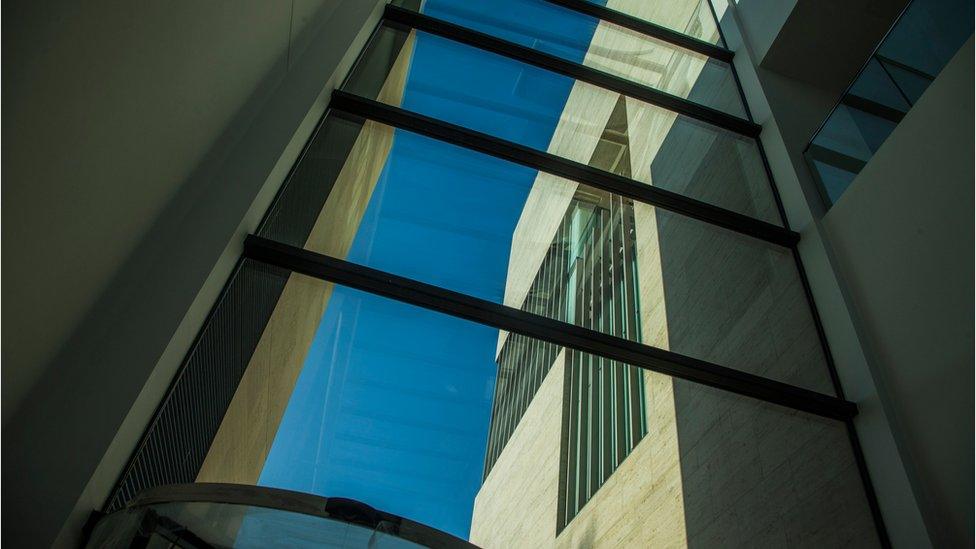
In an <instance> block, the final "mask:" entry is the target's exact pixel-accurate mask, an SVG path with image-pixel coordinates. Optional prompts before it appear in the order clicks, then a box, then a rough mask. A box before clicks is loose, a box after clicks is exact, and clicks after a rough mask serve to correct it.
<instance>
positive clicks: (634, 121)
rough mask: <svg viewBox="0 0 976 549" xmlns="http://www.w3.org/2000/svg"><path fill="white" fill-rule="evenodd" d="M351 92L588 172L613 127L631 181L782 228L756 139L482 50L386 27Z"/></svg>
mask: <svg viewBox="0 0 976 549" xmlns="http://www.w3.org/2000/svg"><path fill="white" fill-rule="evenodd" d="M391 46H392V47H393V48H396V49H391ZM473 68H476V70H474V69H473ZM391 82H397V83H402V85H403V88H402V90H403V91H402V94H400V95H398V96H396V98H395V100H393V99H391V96H392V94H390V93H385V94H384V93H383V92H389V90H390V89H391ZM344 89H346V90H347V91H350V92H352V93H355V94H358V95H362V96H364V97H367V98H378V99H379V100H380V101H381V102H385V103H390V104H398V105H402V106H403V107H404V108H405V109H408V110H411V111H414V112H418V113H421V114H424V115H428V116H432V117H434V118H438V119H441V120H444V121H447V122H450V123H453V124H458V125H461V126H465V127H467V128H471V129H474V130H477V131H481V132H485V133H488V134H491V135H495V136H498V137H501V138H504V139H507V140H511V141H514V142H516V143H520V144H522V145H527V146H530V147H533V148H536V149H539V150H544V151H547V152H549V153H552V154H555V155H558V156H561V157H564V158H568V159H571V160H574V161H577V162H582V163H591V160H592V158H593V153H594V150H595V149H596V147H597V145H598V144H599V143H600V142H601V139H602V138H603V136H604V133H605V130H606V128H607V126H608V124H613V125H614V128H615V130H616V131H617V132H618V133H620V134H621V138H622V139H626V141H627V146H628V148H629V155H630V161H631V163H632V164H633V167H632V168H631V169H630V174H629V177H631V178H633V179H635V180H637V181H640V182H642V183H647V184H649V185H654V186H656V187H660V188H663V189H666V190H669V191H674V192H677V193H680V194H684V195H686V196H689V197H691V198H695V199H698V200H701V201H704V202H708V203H711V204H714V205H716V206H720V207H723V208H726V209H729V210H733V211H736V212H740V213H743V214H745V215H749V216H752V217H755V218H758V219H761V220H764V221H768V222H771V223H775V224H781V222H780V221H779V219H778V213H777V210H776V207H775V202H774V199H773V195H772V189H771V187H770V185H769V181H768V180H767V178H766V173H765V170H764V167H763V163H762V159H761V156H760V154H759V149H758V146H757V144H756V142H755V140H754V139H751V138H746V137H743V136H741V135H738V134H735V133H733V132H729V131H726V130H722V129H720V128H717V127H715V126H711V125H709V124H705V123H702V122H699V121H697V120H694V119H692V118H689V117H686V116H682V115H678V114H677V113H675V112H672V111H669V110H667V109H663V108H660V107H656V106H654V105H650V104H647V103H643V102H641V101H637V100H634V99H632V98H629V97H623V96H621V95H620V94H617V93H615V92H611V91H608V90H605V89H603V88H598V87H596V86H592V85H590V84H586V83H583V82H578V81H575V80H573V79H571V78H568V77H565V76H562V75H559V74H556V73H553V72H549V71H546V70H543V69H540V68H537V67H534V66H530V65H526V64H522V63H518V62H516V61H513V60H511V59H509V58H506V57H501V56H497V55H494V54H491V53H488V52H485V51H483V50H479V49H477V48H473V47H470V46H466V45H463V44H459V43H457V42H452V41H450V40H447V39H444V38H440V37H438V36H434V35H430V34H426V33H423V32H416V31H409V32H408V31H404V30H398V29H394V28H391V27H384V28H381V29H380V31H379V32H378V33H377V35H376V36H375V37H374V40H373V42H372V43H371V44H370V45H369V47H368V49H367V51H366V53H365V54H364V56H363V57H362V59H361V60H360V62H359V65H358V66H357V67H356V68H355V70H354V71H353V73H352V75H350V77H349V79H348V81H347V82H346V83H345V84H344ZM612 118H613V120H611V119H612Z"/></svg>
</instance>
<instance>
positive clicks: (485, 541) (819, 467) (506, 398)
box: [200, 272, 877, 547]
mask: <svg viewBox="0 0 976 549" xmlns="http://www.w3.org/2000/svg"><path fill="white" fill-rule="evenodd" d="M279 276H282V277H283V278H284V279H286V280H287V283H286V284H285V290H284V291H283V292H282V296H281V298H280V299H279V300H278V303H277V305H276V307H275V312H274V314H273V315H272V318H271V320H270V321H269V323H268V326H267V328H266V329H265V331H264V334H263V336H262V341H263V342H264V341H267V342H269V343H267V345H269V346H276V347H277V348H278V349H293V351H294V352H291V353H288V354H286V355H279V356H289V357H291V358H289V359H288V360H290V361H291V362H292V363H293V364H294V365H297V371H296V373H295V374H294V376H292V377H291V379H292V381H291V382H290V383H283V382H282V378H283V377H288V376H282V375H280V374H281V373H282V372H283V371H284V370H285V369H288V368H291V367H292V366H287V367H286V366H285V365H282V361H273V360H272V361H268V362H267V363H266V364H265V363H262V360H264V359H262V358H261V357H262V356H266V355H264V354H263V353H265V352H266V351H265V350H264V349H263V348H262V345H263V344H262V345H259V347H258V349H257V350H256V351H255V353H254V357H253V358H252V360H251V363H250V365H249V367H248V370H247V372H245V381H243V382H242V388H239V389H238V391H237V394H236V395H235V398H234V402H233V403H232V404H231V409H230V410H229V411H228V413H227V415H226V416H225V419H224V422H223V425H222V426H221V429H220V433H218V436H217V439H216V440H215V442H214V445H213V446H212V447H211V448H210V451H209V455H208V458H207V459H208V463H207V464H206V465H205V466H204V470H203V471H202V472H201V477H205V478H201V479H200V480H212V479H216V478H221V476H234V475H236V474H237V471H238V469H237V468H238V467H239V464H240V463H242V462H248V463H254V464H255V467H256V468H257V470H258V471H259V472H260V475H259V479H257V483H258V484H260V485H264V486H273V487H281V488H287V489H298V490H301V491H306V492H311V493H314V494H318V495H323V496H326V497H349V498H353V499H356V500H359V501H362V502H364V503H366V504H368V505H371V506H374V507H377V508H380V509H383V510H385V511H388V512H393V513H396V514H399V515H401V516H404V517H406V518H409V519H412V520H418V521H419V522H422V523H424V524H427V525H430V526H432V527H434V528H438V529H442V530H446V531H448V532H449V533H453V534H455V535H459V536H462V537H467V535H468V533H469V531H470V538H471V541H472V542H473V543H475V544H477V545H479V546H503V547H511V546H529V547H550V546H556V545H560V544H564V545H567V546H588V545H589V544H588V543H587V540H599V539H609V538H604V536H608V535H619V536H621V537H620V538H615V539H619V540H621V543H620V545H628V546H644V547H657V546H667V545H675V544H677V545H685V544H687V545H700V546H716V545H759V546H789V545H790V543H789V542H790V541H791V540H794V539H803V540H804V541H807V540H810V541H811V543H812V544H813V545H816V546H858V547H860V546H870V545H874V544H876V543H877V542H876V540H875V538H874V531H873V529H872V525H871V519H870V514H869V512H868V510H867V505H866V502H865V498H864V495H863V493H862V488H861V487H862V484H861V483H860V481H859V479H858V474H857V469H856V466H855V464H854V460H853V458H852V454H851V450H850V447H849V444H848V439H847V435H846V430H845V427H844V424H843V423H841V422H835V421H830V420H824V419H821V418H816V417H811V416H808V415H806V414H801V413H797V412H793V411H789V410H787V409H784V408H781V407H778V406H774V405H769V404H765V403H761V402H759V401H755V400H752V399H748V398H744V397H738V396H734V395H731V394H727V393H724V392H721V391H717V390H714V389H709V388H705V387H701V386H698V385H696V384H693V383H689V382H684V381H677V380H673V379H672V378H669V377H667V376H664V375H660V374H655V373H650V372H645V371H638V370H636V369H634V368H632V367H629V366H626V365H623V364H620V363H615V362H610V361H601V360H600V359H599V358H598V357H593V356H590V355H586V354H583V353H576V352H573V353H568V352H567V351H566V350H565V349H560V348H552V349H549V351H554V352H548V354H547V357H548V358H547V359H546V361H548V360H550V359H551V360H552V362H551V363H550V364H548V365H545V367H544V368H542V369H538V368H534V367H533V361H532V360H516V361H509V362H505V361H503V360H502V359H500V358H499V355H498V352H497V343H498V341H500V340H502V339H505V334H502V333H499V332H498V330H494V329H490V328H488V327H486V326H482V325H478V324H474V323H471V322H468V321H465V320H461V319H458V318H454V317H450V316H446V315H443V314H440V313H434V312H431V311H427V310H425V309H420V308H417V307H413V306H410V305H406V304H403V303H400V302H397V301H393V300H389V299H386V298H382V297H378V296H375V295H371V294H367V293H363V292H359V291H354V290H350V289H348V288H344V287H341V286H337V285H332V284H327V283H325V282H322V281H318V280H312V279H308V278H306V277H303V276H299V275H294V274H292V275H288V274H287V273H284V272H280V275H279ZM587 284H589V285H590V286H591V287H593V288H596V287H597V284H595V283H587ZM309 302H314V303H315V307H314V314H304V313H301V312H300V311H302V310H303V309H302V307H304V306H305V305H306V304H308V303H309ZM593 318H594V319H596V318H597V317H595V316H594V317H593ZM505 345H507V346H513V345H517V346H519V347H520V352H521V353H523V356H528V355H527V354H526V353H535V355H534V356H539V355H540V353H542V352H544V351H546V344H545V343H543V342H539V341H536V340H532V339H530V338H521V339H520V340H515V339H513V338H508V339H507V342H506V343H505ZM503 352H504V349H503ZM567 361H576V364H575V365H573V364H569V363H568V362H567ZM269 368H270V370H269ZM275 368H277V370H274V369H275ZM582 374H585V375H586V376H587V377H586V379H587V385H580V384H574V383H573V381H572V380H573V379H574V378H573V376H574V375H576V376H577V379H578V378H579V377H580V375H582ZM296 377H297V379H296ZM496 377H497V379H496ZM248 379H260V380H263V382H262V383H263V384H264V385H260V386H257V387H258V389H261V390H263V392H262V391H261V390H258V391H255V390H254V389H253V388H251V387H252V386H250V385H248V383H250V382H249V381H247V380H248ZM623 379H626V382H624V381H622V380H623ZM292 387H293V389H292ZM576 387H578V388H577V389H574V388H576ZM597 389H599V390H597ZM583 390H586V391H587V392H588V397H587V398H586V399H585V400H584V399H582V398H581V397H580V392H581V391H583ZM258 394H260V395H262V396H261V397H260V398H263V399H265V400H264V402H265V403H266V404H262V403H261V400H254V396H256V395H258ZM252 395H253V396H252ZM260 406H267V407H270V408H276V407H279V408H282V409H283V414H280V415H277V416H269V415H265V414H258V415H255V416H253V417H257V418H261V419H262V420H263V421H249V422H248V421H244V422H241V421H240V419H241V417H247V416H246V415H245V416H240V415H239V414H240V413H245V414H246V413H248V412H249V411H250V412H251V413H253V411H254V410H255V408H256V407H260ZM584 407H586V408H587V409H586V410H585V411H583V410H582V408H584ZM241 410H243V412H242V411H241ZM615 414H620V415H618V416H616V417H614V416H615ZM574 418H575V419H574ZM584 425H586V430H585V433H586V436H585V437H583V436H582V435H581V433H583V432H584V431H583V426H584ZM502 429H504V432H503V431H502ZM572 429H575V432H576V433H577V436H575V437H573V436H564V433H568V432H569V431H570V430H572ZM615 437H622V440H621V438H615ZM272 438H273V444H271V447H270V451H264V453H262V447H261V445H260V444H254V443H253V442H252V441H253V440H255V439H257V440H262V441H263V440H268V439H272ZM618 444H619V445H620V446H619V448H620V450H619V453H614V452H615V451H616V448H618V446H617V445H618ZM486 451H487V452H488V453H489V456H492V455H493V456H494V458H493V460H492V461H491V466H490V468H489V470H488V471H487V474H486V475H485V474H483V469H482V465H483V463H485V462H484V461H483V458H484V456H485V453H486ZM222 455H223V456H226V457H225V458H224V459H223V461H222V462H221V461H220V456H222ZM265 456H266V458H265ZM572 456H576V458H573V459H576V460H577V461H576V462H575V464H574V463H573V462H571V461H570V459H571V457H572ZM583 456H585V457H583ZM218 465H219V466H218ZM222 467H223V468H222ZM582 481H585V482H587V483H588V484H587V489H586V490H587V491H586V494H585V495H586V497H585V498H581V500H580V501H581V503H580V504H579V505H578V506H577V508H576V509H570V508H569V507H567V505H568V503H569V500H568V493H569V489H570V488H571V487H575V486H580V482H582ZM250 482H251V483H253V482H254V480H251V481H250ZM576 492H577V491H576V490H573V494H574V496H575V494H576ZM620 508H626V509H628V510H629V512H631V513H632V514H631V515H628V520H626V521H625V522H623V523H618V522H617V521H609V520H605V519H606V514H607V513H610V514H612V515H614V516H617V513H618V510H619V509H620ZM601 519H603V520H601ZM469 524H470V530H469V528H468V525H469ZM614 524H618V525H619V526H620V527H621V528H622V529H621V530H612V529H613V528H614ZM557 525H564V526H565V527H563V528H561V529H560V530H557ZM611 531H613V532H615V533H614V534H611V533H610V532H611ZM555 536H558V537H559V538H561V540H560V541H558V543H556V541H557V540H556V539H554V538H555ZM588 536H591V537H588Z"/></svg>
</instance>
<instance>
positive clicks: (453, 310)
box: [244, 235, 857, 420]
mask: <svg viewBox="0 0 976 549" xmlns="http://www.w3.org/2000/svg"><path fill="white" fill-rule="evenodd" d="M244 256H245V257H247V258H250V259H252V260H255V261H261V262H264V263H268V264H271V265H275V266H277V267H281V268H284V269H289V270H291V271H293V272H297V273H301V274H304V275H307V276H312V277H315V278H319V279H322V280H327V281H329V282H334V283H336V284H340V285H343V286H348V287H350V288H354V289H357V290H362V291H366V292H370V293H372V294H376V295H380V296H383V297H387V298H391V299H395V300H397V301H401V302H404V303H408V304H411V305H415V306H418V307H423V308H426V309H430V310H433V311H437V312H441V313H446V314H449V315H452V316H455V317H458V318H463V319H466V320H471V321H474V322H478V323H480V324H485V325H488V326H492V327H495V328H498V329H501V330H507V331H509V332H512V333H517V334H522V335H524V336H527V337H532V338H535V339H539V340H542V341H548V342H551V343H555V344H556V345H561V346H564V347H569V348H572V349H576V350H578V351H581V352H584V353H591V354H594V355H598V356H602V357H605V358H609V359H611V360H617V361H620V362H623V363H626V364H631V365H633V366H636V367H640V368H643V369H646V370H650V371H654V372H659V373H662V374H666V375H669V376H673V377H677V378H681V379H685V380H688V381H693V382H695V383H701V384H703V385H708V386H710V387H715V388H718V389H722V390H725V391H730V392H733V393H737V394H740V395H744V396H748V397H752V398H756V399H759V400H763V401H766V402H771V403H774V404H779V405H782V406H786V407H789V408H793V409H796V410H801V411H804V412H808V413H811V414H816V415H819V416H823V417H827V418H832V419H839V420H847V419H850V418H852V417H854V416H855V415H856V414H857V406H856V405H855V404H854V403H852V402H848V401H845V400H842V399H839V398H836V397H832V396H828V395H824V394H821V393H817V392H814V391H810V390H807V389H801V388H799V387H794V386H792V385H788V384H786V383H781V382H778V381H773V380H770V379H766V378H763V377H760V376H756V375H752V374H748V373H745V372H741V371H738V370H733V369H731V368H726V367H724V366H719V365H717V364H712V363H709V362H705V361H702V360H698V359H694V358H691V357H687V356H684V355H680V354H678V353H673V352H671V351H665V350H663V349H658V348H656V347H650V346H647V345H643V344H640V343H636V342H633V341H628V340H626V339H622V338H619V337H615V336H611V335H607V334H604V333H601V332H597V331H594V330H590V329H587V328H582V327H580V326H574V325H572V324H567V323H565V322H560V321H557V320H553V319H550V318H546V317H543V316H540V315H536V314H532V313H529V312H526V311H522V310H519V309H515V308H512V307H507V306H505V305H500V304H498V303H494V302H491V301H486V300H483V299H478V298H475V297H471V296H469V295H465V294H462V293H458V292H454V291H451V290H446V289H444V288H440V287H438V286H433V285H430V284H425V283H423V282H418V281H416V280H412V279H409V278H404V277H401V276H397V275H393V274H390V273H386V272H383V271H379V270H376V269H372V268H369V267H364V266H362V265H356V264H354V263H350V262H348V261H343V260H341V259H336V258H333V257H328V256H325V255H322V254H318V253H315V252H311V251H309V250H304V249H301V248H296V247H294V246H289V245H287V244H282V243H280V242H275V241H273V240H268V239H266V238H261V237H258V236H254V235H250V236H248V237H247V239H246V240H245V242H244Z"/></svg>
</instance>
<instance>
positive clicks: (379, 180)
mask: <svg viewBox="0 0 976 549" xmlns="http://www.w3.org/2000/svg"><path fill="white" fill-rule="evenodd" d="M342 150H348V151H350V152H349V153H348V160H347V161H346V162H341V161H340V160H338V159H337V158H335V157H333V158H330V159H329V160H328V169H325V168H326V162H322V161H320V160H319V159H318V157H319V151H323V154H325V153H324V151H328V154H330V155H335V154H336V152H337V151H342ZM309 151H310V152H309V155H310V156H309V159H308V160H303V161H302V164H300V165H299V166H298V168H297V169H296V171H295V174H294V176H293V179H292V181H290V182H289V183H288V186H287V188H286V189H285V191H284V192H283V194H282V196H281V200H280V201H279V203H278V204H277V205H276V206H275V210H274V211H273V213H272V215H271V218H270V223H269V229H268V231H267V232H266V233H265V235H266V236H268V237H270V238H282V235H284V236H286V237H287V238H286V240H285V241H286V242H287V243H289V244H292V245H295V246H304V247H306V248H308V249H311V250H313V251H316V252H320V253H324V254H327V255H330V256H333V257H337V258H340V259H346V260H348V261H351V262H354V263H358V264H362V265H366V266H369V267H373V268H377V269H380V270H383V271H387V272H391V273H394V274H398V275H402V276H406V277H409V278H413V279H416V280H420V281H422V282H427V283H430V284H434V285H437V286H441V287H443V288H447V289H450V290H455V291H460V292H463V293H466V294H469V295H473V296H475V297H479V298H482V299H488V300H491V301H494V302H497V303H504V304H505V305H508V306H511V307H515V308H519V309H525V310H529V311H531V312H534V313H537V314H541V315H545V316H548V317H550V318H555V319H558V320H562V321H565V322H570V323H573V324H577V325H583V326H587V327H590V328H593V329H595V330H599V331H602V332H604V333H609V334H612V335H616V336H619V337H623V338H627V339H632V340H635V341H641V342H643V343H646V344H648V345H652V346H655V347H660V348H664V349H670V350H673V351H675V352H678V353H682V354H686V355H690V356H693V357H696V358H700V359H704V360H708V361H712V362H716V363H719V364H722V365H725V366H729V367H732V368H737V369H741V370H744V371H748V372H750V373H755V374H759V375H764V376H767V377H771V378H773V379H777V380H780V381H785V382H789V383H793V384H796V385H799V386H802V387H806V388H810V389H814V390H818V391H822V392H831V384H830V380H829V375H828V373H827V369H826V366H825V361H824V358H823V354H822V352H821V350H820V345H819V341H818V339H817V337H816V331H815V329H814V325H813V322H812V318H811V315H810V312H809V309H808V307H807V304H806V300H805V297H804V293H803V290H802V286H801V284H800V281H799V278H798V276H797V272H796V268H795V263H794V260H793V257H792V253H791V252H790V251H789V250H788V249H785V248H781V247H779V246H776V245H772V244H768V243H765V242H762V241H759V240H756V239H754V238H751V237H746V236H742V235H739V234H737V233H734V232H731V231H728V230H725V229H721V228H718V227H715V226H713V225H710V224H708V223H705V222H701V221H696V220H693V219H690V218H687V217H684V216H681V215H679V214H675V213H671V212H668V211H665V210H661V209H659V208H655V207H653V206H650V205H647V204H643V203H636V202H634V201H632V200H628V199H624V198H621V197H619V196H615V195H612V194H609V193H607V192H604V191H600V190H597V189H594V188H590V187H587V186H585V185H579V184H577V183H575V182H572V181H569V180H566V179H562V178H559V177H555V176H552V175H550V174H547V173H544V172H538V171H536V170H532V169H530V168H526V167H524V166H521V165H517V164H513V163H510V162H507V161H503V160H500V159H497V158H494V157H490V156H487V155H484V154H481V153H477V152H474V151H471V150H468V149H464V148H461V147H457V146H454V145H450V144H447V143H444V142H441V141H437V140H434V139H430V138H426V137H422V136H419V135H416V134H412V133H410V132H406V131H402V130H395V129H393V128H391V127H388V126H383V125H380V124H377V123H375V122H366V123H363V122H357V121H355V120H347V119H344V118H338V117H332V118H329V119H328V120H327V121H326V123H325V125H324V126H323V128H322V129H321V130H320V132H319V134H318V136H316V138H315V141H314V142H313V144H312V146H311V147H310V149H309ZM594 155H595V156H597V157H600V160H599V161H600V162H616V163H618V164H620V165H622V166H624V167H626V166H627V165H628V163H629V161H630V159H629V156H628V155H629V153H628V150H627V148H626V147H621V146H620V144H619V141H618V140H617V136H616V134H615V133H614V132H613V131H612V129H611V130H608V131H607V136H606V137H605V138H604V140H603V141H601V143H600V144H599V145H598V146H597V148H596V151H595V153H594ZM363 158H369V159H370V163H369V164H368V165H366V164H364V162H363V160H362V159H363ZM306 163H308V168H306V167H305V164H306ZM618 169H623V168H621V167H620V166H618ZM330 189H331V193H330V194H329V195H328V198H326V196H325V193H326V192H329V191H330ZM315 208H319V210H316V209H315ZM299 210H301V211H303V212H305V213H304V214H303V217H304V219H305V222H304V229H303V230H302V231H298V232H296V233H295V234H293V235H286V233H285V232H282V231H281V230H280V229H279V228H278V227H279V226H281V225H282V222H283V221H284V220H297V219H298V216H297V215H296V212H298V211H299ZM279 220H281V221H279ZM302 235H306V236H304V237H303V236H302ZM594 307H597V309H594ZM594 311H596V312H594ZM628 319H632V320H628ZM503 343H504V340H503V341H500V342H499V348H501V345H502V344H503Z"/></svg>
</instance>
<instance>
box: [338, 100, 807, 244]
mask: <svg viewBox="0 0 976 549" xmlns="http://www.w3.org/2000/svg"><path fill="white" fill-rule="evenodd" d="M329 106H330V108H332V109H335V110H339V111H343V112H346V113H349V114H352V115H356V116H360V117H364V118H368V119H370V120H374V121H376V122H380V123H383V124H386V125H390V126H394V127H397V128H401V129H404V130H407V131H410V132H413V133H418V134H421V135H424V136H427V137H432V138H434V139H438V140H440V141H444V142H447V143H451V144H455V145H460V146H462V147H466V148H468V149H471V150H475V151H478V152H482V153H485V154H488V155H491V156H494V157H497V158H501V159H504V160H508V161H510V162H514V163H516V164H520V165H523V166H527V167H529V168H532V169H536V170H539V171H543V172H546V173H550V174H553V175H557V176H559V177H563V178H566V179H570V180H573V181H576V182H579V183H584V184H586V185H588V186H591V187H595V188H597V189H602V190H605V191H608V192H611V193H613V194H616V195H619V196H624V197H627V198H631V199H633V200H637V201H639V202H644V203H646V204H651V205H653V206H656V207H660V208H664V209H666V210H670V211H673V212H676V213H679V214H682V215H685V216H687V217H691V218H693V219H697V220H699V221H705V222H707V223H710V224H712V225H717V226H719V227H723V228H726V229H729V230H732V231H736V232H739V233H741V234H745V235H748V236H751V237H754V238H758V239H760V240H764V241H766V242H770V243H773V244H777V245H779V246H784V247H793V246H795V245H796V243H797V242H799V240H800V235H799V234H798V233H796V232H794V231H791V230H789V229H786V228H784V227H780V226H777V225H773V224H772V223H768V222H765V221H760V220H759V219H756V218H754V217H750V216H748V215H745V214H741V213H738V212H733V211H731V210H726V209H725V208H720V207H718V206H715V205H712V204H708V203H706V202H702V201H700V200H696V199H694V198H689V197H687V196H683V195H681V194H678V193H675V192H672V191H668V190H665V189H662V188H660V187H658V186H652V185H647V184H644V183H640V182H638V181H635V180H633V179H631V178H628V177H623V176H620V175H617V174H613V173H610V172H608V171H606V170H601V169H599V168H594V167H592V166H588V165H586V164H583V163H580V162H575V161H573V160H569V159H568V158H563V157H561V156H557V155H554V154H552V153H548V152H544V151H541V150H536V149H533V148H531V147H527V146H525V145H521V144H518V143H515V142H512V141H508V140H505V139H501V138H499V137H495V136H493V135H488V134H486V133H482V132H478V131H475V130H471V129H468V128H464V127H462V126H458V125H456V124H451V123H449V122H444V121H443V120H438V119H436V118H432V117H430V116H426V115H422V114H418V113H415V112H412V111H408V110H406V109H402V108H400V107H394V106H392V105H387V104H385V103H381V102H379V101H375V100H372V99H367V98H364V97H360V96H357V95H354V94H351V93H348V92H344V91H342V90H336V91H334V92H332V101H331V103H330V104H329Z"/></svg>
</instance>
